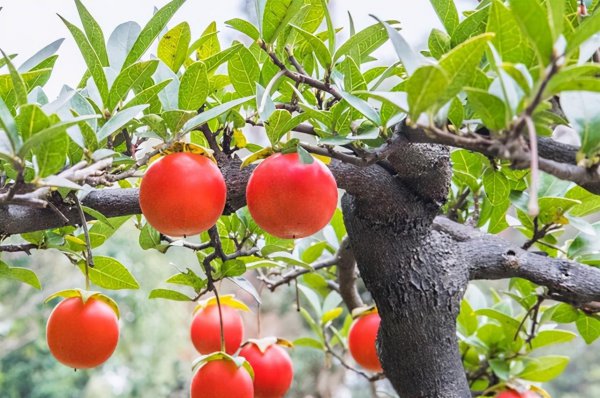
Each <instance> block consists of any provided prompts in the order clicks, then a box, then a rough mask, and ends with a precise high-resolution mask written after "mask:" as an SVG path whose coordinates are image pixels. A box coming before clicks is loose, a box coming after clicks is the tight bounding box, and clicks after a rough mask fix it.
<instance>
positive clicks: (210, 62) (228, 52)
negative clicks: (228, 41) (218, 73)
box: [204, 43, 244, 73]
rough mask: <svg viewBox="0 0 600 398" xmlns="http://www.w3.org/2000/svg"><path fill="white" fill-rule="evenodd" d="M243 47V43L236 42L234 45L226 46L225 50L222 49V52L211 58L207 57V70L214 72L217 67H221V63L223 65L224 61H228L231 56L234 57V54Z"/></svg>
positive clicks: (205, 62)
mask: <svg viewBox="0 0 600 398" xmlns="http://www.w3.org/2000/svg"><path fill="white" fill-rule="evenodd" d="M243 47H244V45H243V44H241V43H238V44H234V45H233V46H231V47H229V48H226V49H225V50H223V51H221V52H220V53H218V54H215V55H213V56H212V57H210V58H207V59H206V60H205V61H204V64H205V65H206V71H207V72H208V73H211V72H213V71H214V70H215V69H217V68H218V67H219V65H221V64H222V63H223V62H226V61H227V60H229V59H230V58H231V57H233V55H234V54H235V53H237V52H238V51H239V50H240V49H241V48H243Z"/></svg>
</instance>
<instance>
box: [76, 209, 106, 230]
mask: <svg viewBox="0 0 600 398" xmlns="http://www.w3.org/2000/svg"><path fill="white" fill-rule="evenodd" d="M81 209H82V210H83V211H84V212H85V214H88V215H90V216H92V217H94V218H95V219H96V220H98V221H99V222H101V223H103V224H105V225H107V226H108V227H110V228H114V226H113V225H112V224H111V222H110V220H109V219H108V218H106V217H105V216H104V214H102V213H100V212H99V211H97V210H94V209H92V208H90V207H87V206H81Z"/></svg>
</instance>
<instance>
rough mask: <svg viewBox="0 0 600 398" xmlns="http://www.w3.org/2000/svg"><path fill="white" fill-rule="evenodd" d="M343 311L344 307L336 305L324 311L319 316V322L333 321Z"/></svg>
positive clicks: (325, 323)
mask: <svg viewBox="0 0 600 398" xmlns="http://www.w3.org/2000/svg"><path fill="white" fill-rule="evenodd" d="M343 312H344V309H343V308H342V307H336V308H333V309H331V310H329V311H327V312H325V313H324V314H323V315H322V316H321V324H323V325H327V324H328V323H329V322H331V321H333V320H334V319H337V318H338V317H339V316H340V315H342V313H343Z"/></svg>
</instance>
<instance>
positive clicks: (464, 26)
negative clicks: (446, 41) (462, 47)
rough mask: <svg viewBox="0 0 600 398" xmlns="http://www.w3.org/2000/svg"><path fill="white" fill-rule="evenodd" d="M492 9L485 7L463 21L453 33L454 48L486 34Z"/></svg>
mask: <svg viewBox="0 0 600 398" xmlns="http://www.w3.org/2000/svg"><path fill="white" fill-rule="evenodd" d="M489 14H490V7H483V8H481V9H479V10H477V11H476V12H474V13H473V14H471V15H469V16H468V17H467V18H466V19H465V20H464V21H462V22H461V23H460V24H459V25H458V26H457V27H456V29H455V30H454V33H452V46H456V45H458V44H460V43H462V42H464V41H465V40H467V39H469V38H471V37H473V36H477V35H480V34H482V33H483V32H485V29H486V26H487V22H488V15H489Z"/></svg>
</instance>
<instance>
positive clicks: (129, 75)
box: [106, 60, 158, 110]
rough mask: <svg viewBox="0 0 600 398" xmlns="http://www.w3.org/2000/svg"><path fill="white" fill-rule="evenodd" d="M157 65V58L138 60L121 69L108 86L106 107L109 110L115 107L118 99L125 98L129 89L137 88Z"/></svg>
mask: <svg viewBox="0 0 600 398" xmlns="http://www.w3.org/2000/svg"><path fill="white" fill-rule="evenodd" d="M157 67H158V60H152V61H145V62H138V63H135V64H133V65H130V66H128V67H127V68H125V69H123V70H122V71H121V73H119V75H118V76H117V78H116V79H115V81H114V83H113V85H112V87H111V88H110V93H109V95H108V102H107V105H106V107H107V108H108V109H109V110H113V109H115V108H116V107H117V105H118V104H119V102H120V101H122V100H125V99H126V98H127V94H128V93H129V91H130V90H136V89H139V88H140V87H141V85H142V84H143V83H144V81H146V80H147V79H148V78H150V77H151V76H152V75H153V74H154V72H156V68H157Z"/></svg>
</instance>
